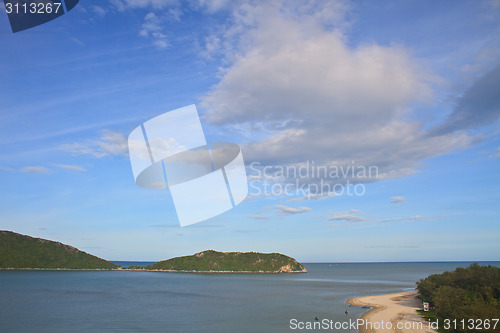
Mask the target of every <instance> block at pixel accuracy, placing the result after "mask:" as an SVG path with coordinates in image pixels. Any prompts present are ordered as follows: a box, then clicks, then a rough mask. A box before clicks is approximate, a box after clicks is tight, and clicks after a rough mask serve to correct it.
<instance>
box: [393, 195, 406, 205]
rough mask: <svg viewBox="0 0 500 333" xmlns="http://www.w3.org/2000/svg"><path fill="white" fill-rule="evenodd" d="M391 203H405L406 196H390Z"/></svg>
mask: <svg viewBox="0 0 500 333" xmlns="http://www.w3.org/2000/svg"><path fill="white" fill-rule="evenodd" d="M391 203H393V204H397V203H406V198H405V197H400V196H397V197H391Z"/></svg>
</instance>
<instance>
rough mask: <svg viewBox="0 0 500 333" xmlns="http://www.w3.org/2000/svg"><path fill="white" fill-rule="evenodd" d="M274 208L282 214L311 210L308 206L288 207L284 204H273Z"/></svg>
mask: <svg viewBox="0 0 500 333" xmlns="http://www.w3.org/2000/svg"><path fill="white" fill-rule="evenodd" d="M274 209H275V210H277V211H278V212H280V213H282V214H285V215H294V214H300V213H305V212H308V211H310V210H311V208H309V207H299V208H293V207H288V206H284V205H275V206H274Z"/></svg>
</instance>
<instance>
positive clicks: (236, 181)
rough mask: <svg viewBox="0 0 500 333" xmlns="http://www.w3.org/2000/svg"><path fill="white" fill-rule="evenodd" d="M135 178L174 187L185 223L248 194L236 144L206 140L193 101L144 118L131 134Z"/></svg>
mask: <svg viewBox="0 0 500 333" xmlns="http://www.w3.org/2000/svg"><path fill="white" fill-rule="evenodd" d="M128 148H129V155H130V163H131V165H132V171H133V173H134V179H135V183H136V184H137V185H139V186H140V187H143V188H148V189H167V188H169V189H170V193H171V195H172V199H173V202H174V206H175V210H176V211H177V217H178V218H179V222H180V225H181V226H186V225H190V224H194V223H197V222H202V221H204V220H207V219H209V218H211V217H214V216H217V215H219V214H222V213H224V212H225V211H228V210H230V209H231V208H233V207H235V206H236V205H238V204H239V203H241V202H242V201H243V200H244V199H245V198H246V196H247V194H248V183H247V176H246V171H245V162H244V161H243V155H242V154H241V149H240V147H239V146H238V145H237V144H234V143H229V142H216V143H210V144H207V142H206V139H205V134H204V133H203V129H202V127H201V122H200V118H199V116H198V111H197V110H196V106H195V105H189V106H186V107H183V108H180V109H176V110H173V111H170V112H167V113H164V114H162V115H159V116H157V117H155V118H153V119H150V120H148V121H146V122H145V123H144V124H142V125H141V126H138V127H137V128H135V129H134V130H133V131H132V132H131V133H130V135H129V137H128Z"/></svg>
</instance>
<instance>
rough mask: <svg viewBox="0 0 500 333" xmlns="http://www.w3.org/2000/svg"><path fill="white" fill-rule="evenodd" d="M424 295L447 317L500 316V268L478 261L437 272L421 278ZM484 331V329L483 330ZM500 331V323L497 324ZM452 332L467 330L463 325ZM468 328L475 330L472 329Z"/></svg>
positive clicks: (460, 318)
mask: <svg viewBox="0 0 500 333" xmlns="http://www.w3.org/2000/svg"><path fill="white" fill-rule="evenodd" d="M417 288H418V291H419V294H420V296H419V297H420V298H421V299H422V300H423V301H426V302H429V304H430V305H431V306H433V307H435V309H436V317H437V318H438V319H439V320H440V322H443V320H444V319H450V320H454V319H456V320H458V321H459V320H462V319H465V320H468V319H493V318H500V268H498V267H493V266H480V265H478V264H477V263H474V264H472V265H471V266H469V267H467V268H457V269H456V270H455V271H453V272H444V273H442V274H433V275H430V276H428V277H427V278H425V279H422V280H420V281H419V282H417ZM483 331H484V330H483ZM497 331H500V327H497ZM449 332H466V331H464V330H462V329H461V328H458V329H454V330H449ZM467 332H472V330H469V331H467Z"/></svg>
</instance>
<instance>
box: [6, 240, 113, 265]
mask: <svg viewBox="0 0 500 333" xmlns="http://www.w3.org/2000/svg"><path fill="white" fill-rule="evenodd" d="M2 268H4V269H5V268H24V269H26V268H41V269H44V268H46V269H51V268H54V269H55V268H64V269H113V268H118V266H117V265H115V264H112V263H110V262H108V261H106V260H104V259H101V258H98V257H95V256H93V255H90V254H88V253H85V252H83V251H80V250H78V249H76V248H74V247H72V246H69V245H65V244H62V243H59V242H54V241H50V240H46V239H41V238H33V237H30V236H26V235H21V234H18V233H15V232H11V231H2V230H0V269H2Z"/></svg>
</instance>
